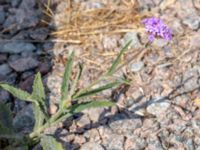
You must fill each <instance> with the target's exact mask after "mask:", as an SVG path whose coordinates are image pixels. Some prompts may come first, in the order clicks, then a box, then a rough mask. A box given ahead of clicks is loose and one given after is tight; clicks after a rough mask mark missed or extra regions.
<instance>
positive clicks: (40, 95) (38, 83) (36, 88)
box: [32, 72, 46, 100]
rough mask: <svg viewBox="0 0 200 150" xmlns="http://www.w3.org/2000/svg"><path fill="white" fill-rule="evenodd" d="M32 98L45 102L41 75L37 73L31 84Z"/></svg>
mask: <svg viewBox="0 0 200 150" xmlns="http://www.w3.org/2000/svg"><path fill="white" fill-rule="evenodd" d="M32 97H34V98H35V99H40V100H45V98H46V97H45V91H44V85H43V83H42V78H41V74H40V73H39V72H38V73H37V74H36V76H35V79H34V83H33V92H32Z"/></svg>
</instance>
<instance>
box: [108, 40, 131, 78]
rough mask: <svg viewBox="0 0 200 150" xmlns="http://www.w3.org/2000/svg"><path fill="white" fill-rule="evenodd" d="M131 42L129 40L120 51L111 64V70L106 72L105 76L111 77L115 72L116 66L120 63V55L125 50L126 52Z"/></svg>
mask: <svg viewBox="0 0 200 150" xmlns="http://www.w3.org/2000/svg"><path fill="white" fill-rule="evenodd" d="M131 42H132V40H130V41H129V42H128V43H127V44H126V45H125V46H124V47H123V48H122V49H121V51H120V53H119V55H118V56H117V58H116V60H115V61H114V62H113V64H112V66H111V68H110V69H109V70H108V72H107V75H112V74H113V73H114V72H115V70H116V68H117V66H118V64H119V63H120V60H121V57H122V54H123V53H124V52H125V50H127V48H128V46H129V45H130V44H131Z"/></svg>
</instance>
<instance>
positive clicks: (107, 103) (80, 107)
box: [54, 100, 115, 124]
mask: <svg viewBox="0 0 200 150" xmlns="http://www.w3.org/2000/svg"><path fill="white" fill-rule="evenodd" d="M114 105H115V103H114V102H111V101H108V100H101V101H100V100H98V101H91V102H85V103H81V104H75V105H73V106H71V108H69V110H68V111H66V113H65V114H64V115H63V116H62V117H60V118H59V119H58V120H57V121H56V122H54V124H57V123H59V122H63V121H65V120H66V119H67V118H69V117H71V116H73V115H74V114H76V113H79V112H81V111H83V110H85V109H90V108H100V107H111V106H114Z"/></svg>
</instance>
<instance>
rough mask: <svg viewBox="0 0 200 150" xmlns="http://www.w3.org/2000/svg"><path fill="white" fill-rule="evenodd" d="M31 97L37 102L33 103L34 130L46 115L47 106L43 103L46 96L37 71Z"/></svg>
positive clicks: (39, 125) (40, 124)
mask: <svg viewBox="0 0 200 150" xmlns="http://www.w3.org/2000/svg"><path fill="white" fill-rule="evenodd" d="M31 98H32V99H35V100H37V102H38V104H33V112H34V116H35V125H34V131H35V130H37V129H38V128H39V127H41V126H42V125H43V123H44V119H45V116H46V117H47V106H46V103H45V98H46V97H45V91H44V86H43V83H42V78H41V74H40V73H37V74H36V76H35V79H34V83H33V92H32V95H31Z"/></svg>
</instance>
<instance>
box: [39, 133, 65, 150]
mask: <svg viewBox="0 0 200 150" xmlns="http://www.w3.org/2000/svg"><path fill="white" fill-rule="evenodd" d="M40 144H41V145H42V148H43V150H64V148H63V147H62V145H61V143H59V142H57V141H56V139H55V138H54V137H52V136H43V137H42V139H41V142H40Z"/></svg>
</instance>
